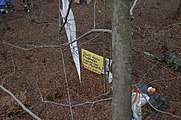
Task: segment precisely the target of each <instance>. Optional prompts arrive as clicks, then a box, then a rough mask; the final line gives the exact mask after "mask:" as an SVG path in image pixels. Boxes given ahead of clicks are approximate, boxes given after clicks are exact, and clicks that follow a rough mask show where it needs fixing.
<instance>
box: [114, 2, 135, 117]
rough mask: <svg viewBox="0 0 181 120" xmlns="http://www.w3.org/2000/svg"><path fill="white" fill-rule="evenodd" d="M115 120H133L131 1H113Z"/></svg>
mask: <svg viewBox="0 0 181 120" xmlns="http://www.w3.org/2000/svg"><path fill="white" fill-rule="evenodd" d="M113 1H114V3H113V20H112V31H113V33H112V48H113V66H112V72H113V100H112V110H113V111H112V112H113V120H131V116H132V112H131V86H132V82H131V81H132V77H131V76H132V75H131V74H132V69H131V61H132V57H131V38H132V37H131V17H130V15H129V0H113Z"/></svg>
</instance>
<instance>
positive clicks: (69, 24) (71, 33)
mask: <svg viewBox="0 0 181 120" xmlns="http://www.w3.org/2000/svg"><path fill="white" fill-rule="evenodd" d="M68 7H69V1H68V0H62V10H61V15H62V18H63V22H66V24H65V31H66V34H67V38H68V41H69V43H71V42H72V41H74V40H76V25H75V20H74V15H73V12H72V10H71V9H70V11H69V15H68V17H67V21H65V17H66V14H67V12H68ZM70 49H71V53H72V56H73V60H74V63H75V66H76V69H77V73H78V76H79V80H80V82H81V76H80V61H79V51H78V46H77V42H73V43H71V44H70Z"/></svg>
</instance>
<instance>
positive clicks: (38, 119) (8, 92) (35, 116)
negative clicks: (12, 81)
mask: <svg viewBox="0 0 181 120" xmlns="http://www.w3.org/2000/svg"><path fill="white" fill-rule="evenodd" d="M0 88H1V89H2V90H3V91H4V92H6V93H7V94H9V95H10V96H11V97H12V98H13V99H14V100H15V101H16V102H17V103H18V105H20V106H21V108H22V109H23V110H24V111H26V112H27V113H28V114H29V115H31V116H32V117H33V118H35V119H36V120H41V118H39V117H38V116H37V115H35V114H34V113H33V112H31V111H30V110H29V109H28V108H26V107H25V106H24V105H23V104H22V103H21V101H19V100H18V99H17V98H16V97H15V95H14V94H13V93H12V92H10V91H9V90H8V89H6V88H5V87H3V86H2V85H0Z"/></svg>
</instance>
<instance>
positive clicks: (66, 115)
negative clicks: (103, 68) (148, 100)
mask: <svg viewBox="0 0 181 120" xmlns="http://www.w3.org/2000/svg"><path fill="white" fill-rule="evenodd" d="M179 2H180V1H178V0H170V1H169V0H167V1H164V0H152V1H148V0H142V1H140V2H138V4H137V5H136V7H135V9H134V19H133V21H132V32H133V39H132V55H133V63H132V64H133V84H135V83H137V82H139V81H140V80H141V81H142V82H144V83H145V84H150V85H152V86H153V87H155V88H156V89H157V91H158V92H159V93H160V94H161V95H163V96H165V97H166V98H167V100H168V101H169V107H168V108H167V109H166V112H168V113H169V114H163V113H162V114H159V115H156V114H155V111H154V110H153V109H151V108H150V107H146V106H145V107H143V111H142V114H143V120H178V119H179V117H180V118H181V101H180V100H181V77H180V76H181V73H180V72H178V71H175V70H173V69H171V68H170V67H169V66H168V65H167V64H166V63H161V62H158V61H156V60H153V59H152V58H151V57H150V56H147V55H145V54H144V52H149V53H151V54H154V55H162V54H163V53H164V52H165V50H167V52H173V51H175V52H176V53H181V34H180V33H181V15H178V14H177V12H176V11H177V9H178V5H179ZM94 5H95V7H94ZM72 9H73V13H74V17H75V22H76V27H77V37H79V36H81V35H83V34H84V33H86V32H87V31H89V30H91V29H93V26H94V22H95V28H97V29H98V28H106V29H111V16H110V15H106V17H105V13H106V12H105V11H104V2H103V0H97V2H96V3H95V1H92V2H91V3H90V4H88V5H80V4H76V3H73V4H72ZM94 10H95V11H96V12H95V15H96V16H95V18H94ZM58 11H59V10H58V2H57V1H56V0H48V1H39V0H34V7H33V10H32V11H31V12H30V13H28V12H27V11H25V10H24V8H23V3H22V2H21V1H14V7H13V11H12V12H9V14H7V15H6V21H7V24H8V25H9V26H10V27H11V29H10V30H8V31H5V30H4V29H3V24H2V23H0V82H1V83H3V86H4V87H5V88H7V89H8V90H9V91H11V92H12V93H13V94H14V95H15V96H16V97H17V98H18V99H19V100H20V101H21V102H22V103H23V104H24V105H26V106H27V107H28V108H29V109H30V110H31V111H33V112H34V113H35V114H36V115H38V116H39V117H40V118H42V119H43V120H69V119H71V116H73V117H74V119H75V120H111V119H112V108H111V102H112V101H111V97H112V92H111V84H109V85H108V91H109V92H108V94H106V95H105V94H103V89H104V86H103V80H104V76H103V75H99V74H96V73H93V72H91V71H89V70H87V69H85V68H83V67H82V66H81V80H82V83H80V82H79V79H78V75H77V72H76V68H75V65H74V62H73V58H72V55H71V52H70V49H69V46H68V45H66V44H64V43H67V40H66V34H65V31H64V30H62V31H61V33H60V34H59V30H58V29H59V26H58V24H59V13H58ZM32 18H33V19H34V21H32ZM104 40H105V41H106V50H107V53H106V57H107V58H111V50H112V49H111V46H112V45H111V34H110V33H104V34H103V33H92V34H89V35H87V36H85V37H82V38H81V39H79V40H78V47H79V50H80V51H79V52H81V49H82V48H84V49H86V50H89V51H91V52H93V53H96V54H98V55H103V44H102V43H103V41H104ZM60 44H64V45H61V46H60ZM41 46H43V47H41ZM35 47H37V48H35ZM60 48H61V49H60ZM64 70H65V71H66V74H65V72H64ZM68 100H70V101H71V104H72V108H70V107H68V106H67V104H69V103H68ZM70 109H71V110H72V114H73V115H71V112H70V111H71V110H70ZM0 119H1V120H31V119H33V118H32V117H31V116H29V114H27V113H26V112H24V111H23V110H22V109H21V108H20V106H19V105H17V104H16V102H14V101H13V99H12V98H11V97H10V96H9V95H8V94H7V93H5V92H3V91H2V90H0Z"/></svg>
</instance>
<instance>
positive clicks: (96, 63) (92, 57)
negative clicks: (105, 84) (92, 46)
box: [82, 49, 103, 74]
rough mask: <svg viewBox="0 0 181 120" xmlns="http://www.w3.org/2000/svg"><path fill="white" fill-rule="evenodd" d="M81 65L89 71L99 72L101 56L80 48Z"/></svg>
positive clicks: (101, 66)
mask: <svg viewBox="0 0 181 120" xmlns="http://www.w3.org/2000/svg"><path fill="white" fill-rule="evenodd" d="M82 65H83V66H84V67H85V68H87V69H88V70H90V71H93V72H95V73H98V74H101V72H102V69H103V57H102V56H100V55H96V54H94V53H92V52H89V51H87V50H85V49H82Z"/></svg>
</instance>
